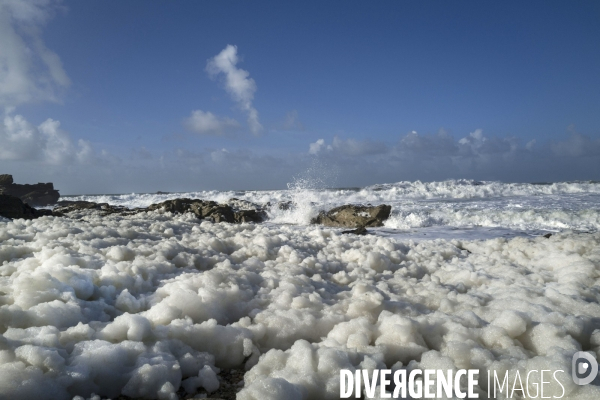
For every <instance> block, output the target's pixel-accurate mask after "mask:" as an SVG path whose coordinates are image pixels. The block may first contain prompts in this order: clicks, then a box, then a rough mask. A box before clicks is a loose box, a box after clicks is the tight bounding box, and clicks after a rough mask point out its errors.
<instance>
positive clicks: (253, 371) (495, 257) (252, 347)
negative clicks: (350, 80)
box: [0, 212, 600, 400]
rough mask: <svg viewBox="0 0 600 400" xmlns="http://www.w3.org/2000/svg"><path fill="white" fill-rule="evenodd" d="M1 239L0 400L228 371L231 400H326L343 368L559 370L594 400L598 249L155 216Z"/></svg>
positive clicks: (43, 224) (199, 383)
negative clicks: (580, 370) (238, 380)
mask: <svg viewBox="0 0 600 400" xmlns="http://www.w3.org/2000/svg"><path fill="white" fill-rule="evenodd" d="M0 238H1V240H2V241H1V242H0V332H2V335H1V336H0V393H1V394H2V396H5V397H7V398H11V399H30V398H36V399H57V400H60V399H71V398H73V397H74V396H82V398H91V397H92V396H93V395H94V394H95V395H99V396H102V397H103V398H106V397H117V396H119V395H126V396H130V397H137V398H140V397H144V398H154V399H174V398H175V397H174V396H176V392H177V391H178V390H179V389H180V387H183V388H184V389H186V390H189V391H200V392H201V393H208V392H213V391H214V390H216V389H217V385H219V382H218V379H217V378H216V377H217V376H218V374H219V372H220V370H221V369H223V368H246V369H247V373H246V375H245V383H244V385H245V386H244V388H243V390H242V391H241V392H240V393H239V394H238V398H240V399H290V398H292V399H293V398H298V399H310V398H322V399H333V398H338V397H339V387H338V385H339V370H340V369H342V368H344V369H355V368H365V369H373V368H394V369H397V368H445V369H447V368H451V369H462V368H477V369H480V371H481V372H482V376H485V373H486V372H487V371H488V370H496V371H504V370H508V371H510V373H512V374H514V373H516V371H521V374H523V372H526V371H529V370H532V369H540V368H542V367H543V368H545V369H563V370H564V371H566V372H565V374H564V376H562V375H558V376H559V377H560V379H561V384H562V385H563V386H564V387H565V390H566V394H565V398H569V399H571V398H589V399H593V398H598V396H599V395H600V390H599V388H598V387H596V386H586V387H579V386H577V385H575V384H574V383H573V381H572V380H571V378H570V368H571V365H570V362H571V355H572V354H573V352H575V351H577V350H581V349H586V350H587V351H597V350H598V349H599V343H600V339H598V337H600V335H598V334H597V332H598V331H597V329H599V328H600V327H599V326H598V323H597V321H598V320H599V318H600V306H599V305H598V303H599V300H600V296H599V294H598V291H597V290H596V288H597V287H598V285H599V284H600V282H599V279H600V277H599V275H598V272H597V271H598V266H599V265H600V253H598V249H600V233H576V232H570V231H565V232H562V233H557V234H554V235H553V236H551V237H550V238H549V239H546V238H543V237H517V238H513V239H510V240H506V239H503V238H495V239H488V240H484V241H477V240H475V241H465V240H428V241H420V242H415V241H413V240H403V239H400V238H399V236H394V237H384V236H381V235H367V236H354V235H343V234H340V233H339V230H335V229H327V228H321V227H316V226H303V225H281V224H273V223H269V224H259V225H254V224H242V225H232V224H212V223H210V222H206V221H204V222H202V221H199V220H197V219H195V218H194V217H193V215H191V214H186V215H171V214H168V213H167V214H161V213H159V212H151V213H147V214H139V215H135V216H129V217H121V216H117V215H112V216H105V217H101V216H98V215H92V216H88V217H85V218H83V219H82V220H73V219H68V218H55V217H42V218H39V219H36V220H32V221H25V220H15V221H11V222H0ZM595 330H596V331H595ZM594 332H596V333H594ZM594 335H595V336H594ZM15 382H21V384H19V385H17V384H15ZM486 385H487V383H486V382H485V381H482V382H480V388H479V390H481V391H485V390H486V389H487V387H486ZM555 386H556V385H555ZM553 394H560V387H558V386H556V387H552V388H550V389H549V390H548V393H545V395H550V396H552V395H553Z"/></svg>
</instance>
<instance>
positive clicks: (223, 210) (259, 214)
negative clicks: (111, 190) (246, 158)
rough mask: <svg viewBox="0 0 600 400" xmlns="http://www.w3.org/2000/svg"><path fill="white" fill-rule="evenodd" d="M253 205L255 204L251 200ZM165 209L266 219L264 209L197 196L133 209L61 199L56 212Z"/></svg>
mask: <svg viewBox="0 0 600 400" xmlns="http://www.w3.org/2000/svg"><path fill="white" fill-rule="evenodd" d="M250 204H252V203H250ZM156 210H164V211H167V212H172V213H174V214H184V213H188V212H189V213H193V214H194V215H196V217H198V218H199V219H210V220H212V221H213V222H230V223H242V222H262V221H263V220H264V219H265V218H266V214H265V213H264V211H262V210H260V209H258V210H257V209H252V210H235V209H233V208H232V207H231V206H230V205H228V204H219V203H217V202H214V201H208V200H197V199H185V198H184V199H174V200H166V201H163V202H161V203H157V204H152V205H150V206H149V207H148V208H134V209H129V208H126V207H122V206H113V205H110V204H108V203H94V202H91V201H66V200H65V201H59V202H58V204H57V206H56V207H54V210H52V212H53V213H54V215H57V216H60V215H67V216H69V217H72V218H80V217H81V216H82V214H84V215H85V214H97V213H99V214H100V215H101V216H106V215H110V214H118V215H123V216H125V215H133V214H138V213H141V212H146V211H156Z"/></svg>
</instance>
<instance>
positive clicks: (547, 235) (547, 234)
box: [544, 233, 552, 239]
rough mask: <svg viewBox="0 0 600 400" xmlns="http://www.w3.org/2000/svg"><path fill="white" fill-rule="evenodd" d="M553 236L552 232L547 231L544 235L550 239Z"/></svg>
mask: <svg viewBox="0 0 600 400" xmlns="http://www.w3.org/2000/svg"><path fill="white" fill-rule="evenodd" d="M551 236H552V234H551V233H546V234H545V235H544V237H545V238H546V239H550V237H551Z"/></svg>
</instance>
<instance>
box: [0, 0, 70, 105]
mask: <svg viewBox="0 0 600 400" xmlns="http://www.w3.org/2000/svg"><path fill="white" fill-rule="evenodd" d="M58 3H59V2H58V1H55V0H29V1H17V0H0V49H1V50H0V105H1V106H4V107H9V106H15V105H18V104H22V103H26V102H30V101H39V100H51V101H56V100H57V99H58V93H59V92H60V90H61V89H63V88H65V87H67V86H69V84H70V80H69V78H68V76H67V74H66V73H65V71H64V69H63V67H62V63H61V61H60V58H59V57H58V55H56V53H54V52H52V51H51V50H50V49H48V48H47V47H46V46H45V44H44V42H43V40H42V37H41V30H42V27H43V26H44V24H45V22H46V21H47V20H48V19H50V18H51V17H52V15H53V13H54V11H55V10H56V8H57V5H58Z"/></svg>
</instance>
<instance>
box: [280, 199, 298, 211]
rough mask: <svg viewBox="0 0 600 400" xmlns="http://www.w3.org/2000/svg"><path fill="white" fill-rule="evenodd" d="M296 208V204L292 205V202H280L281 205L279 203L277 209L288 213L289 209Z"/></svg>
mask: <svg viewBox="0 0 600 400" xmlns="http://www.w3.org/2000/svg"><path fill="white" fill-rule="evenodd" d="M293 206H294V203H292V202H291V201H280V202H279V203H277V208H278V209H280V210H283V211H287V210H289V209H291V208H292V207H293Z"/></svg>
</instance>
